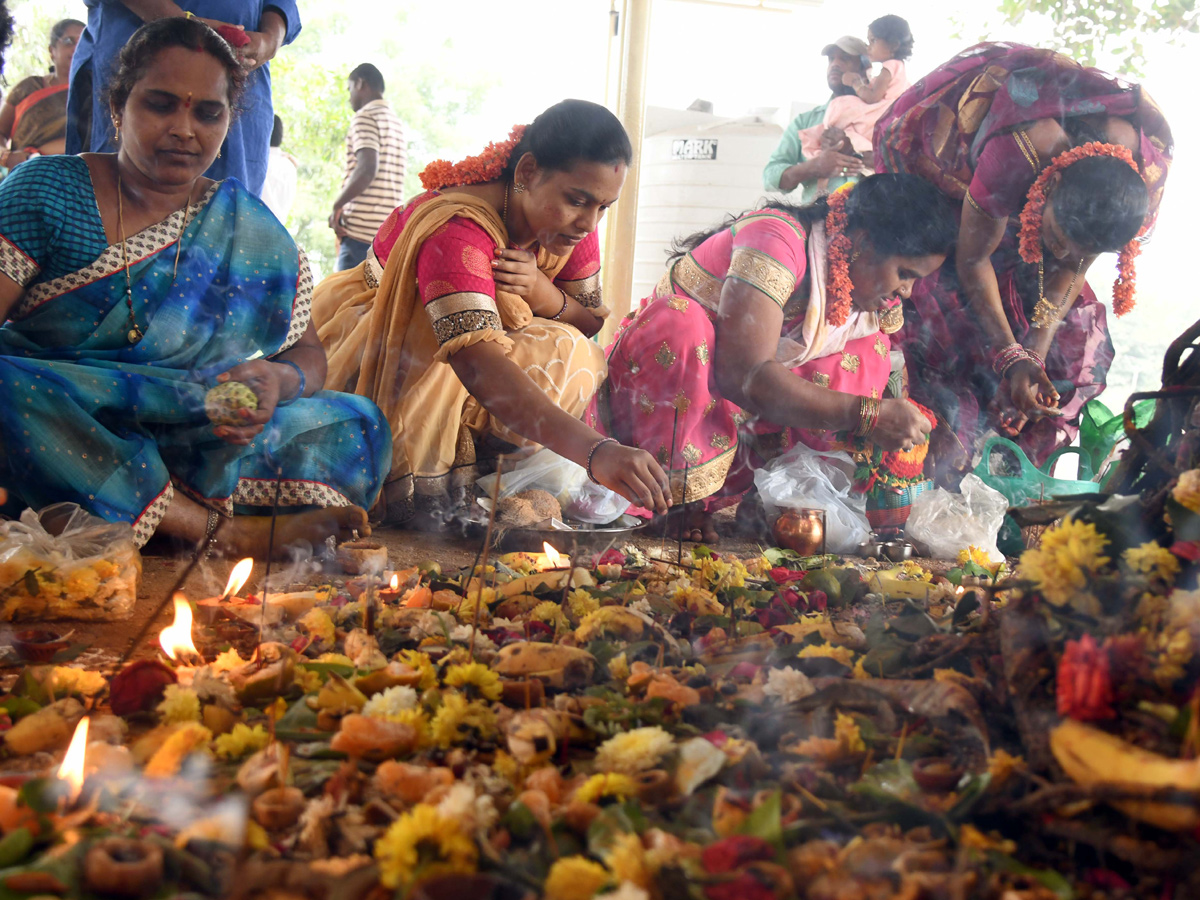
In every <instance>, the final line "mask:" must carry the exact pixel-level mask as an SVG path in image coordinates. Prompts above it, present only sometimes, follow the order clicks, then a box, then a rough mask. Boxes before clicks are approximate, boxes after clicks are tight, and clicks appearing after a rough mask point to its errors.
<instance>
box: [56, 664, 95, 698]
mask: <svg viewBox="0 0 1200 900" xmlns="http://www.w3.org/2000/svg"><path fill="white" fill-rule="evenodd" d="M45 685H46V690H48V691H49V692H50V693H51V694H53V695H54V696H55V697H63V696H64V695H66V694H82V695H84V696H85V697H90V696H92V695H93V694H98V693H100V692H101V691H102V690H104V689H105V688H106V687H107V686H108V680H107V679H106V678H105V677H104V676H103V675H101V674H100V673H99V672H93V671H92V670H90V669H76V668H75V667H73V666H55V667H54V668H53V669H52V670H51V672H50V677H49V678H47V679H46V681H45Z"/></svg>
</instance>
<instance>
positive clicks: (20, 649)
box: [13, 628, 74, 663]
mask: <svg viewBox="0 0 1200 900" xmlns="http://www.w3.org/2000/svg"><path fill="white" fill-rule="evenodd" d="M73 633H74V632H71V631H68V632H67V633H66V634H60V633H59V632H57V631H51V630H50V629H48V628H27V629H25V630H24V631H18V632H17V633H16V634H14V635H13V647H15V648H16V651H17V655H18V656H20V657H21V659H23V660H25V661H26V662H36V663H44V662H49V661H50V660H51V659H53V657H54V654H56V653H58V651H60V650H65V649H67V647H68V646H70V645H69V643H68V641H67V638H69V637H70V636H71V635H72V634H73Z"/></svg>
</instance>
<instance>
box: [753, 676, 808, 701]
mask: <svg viewBox="0 0 1200 900" xmlns="http://www.w3.org/2000/svg"><path fill="white" fill-rule="evenodd" d="M816 691H817V689H816V688H814V687H813V683H812V682H811V681H809V680H808V676H807V675H805V674H804V673H803V672H801V671H800V670H799V669H772V670H771V673H770V674H769V675H768V676H767V683H766V685H764V686H763V693H764V694H766V695H767V696H768V697H774V698H775V699H776V700H778V701H779V702H780V703H795V702H796V701H797V700H803V699H804V698H805V697H807V696H808V695H809V694H815V693H816Z"/></svg>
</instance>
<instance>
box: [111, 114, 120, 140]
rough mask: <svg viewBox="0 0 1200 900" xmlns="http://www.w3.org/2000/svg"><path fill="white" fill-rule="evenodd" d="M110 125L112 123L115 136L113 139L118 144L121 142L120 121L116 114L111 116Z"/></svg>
mask: <svg viewBox="0 0 1200 900" xmlns="http://www.w3.org/2000/svg"><path fill="white" fill-rule="evenodd" d="M112 125H113V131H114V132H115V136H114V138H113V140H114V141H115V142H116V143H118V144H119V143H121V123H120V122H118V121H117V117H116V116H113V119H112Z"/></svg>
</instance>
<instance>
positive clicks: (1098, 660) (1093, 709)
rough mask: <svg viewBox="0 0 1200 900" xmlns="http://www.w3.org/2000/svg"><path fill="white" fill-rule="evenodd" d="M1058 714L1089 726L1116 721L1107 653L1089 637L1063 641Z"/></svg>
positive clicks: (1059, 666)
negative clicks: (1100, 721) (1086, 723)
mask: <svg viewBox="0 0 1200 900" xmlns="http://www.w3.org/2000/svg"><path fill="white" fill-rule="evenodd" d="M1057 696H1058V714H1059V715H1060V716H1065V717H1069V718H1072V719H1078V720H1079V721H1081V722H1091V721H1095V720H1097V719H1112V718H1115V717H1116V715H1117V714H1116V711H1115V710H1114V709H1113V707H1112V704H1113V689H1112V677H1111V675H1110V673H1109V658H1108V651H1107V650H1105V649H1104V648H1102V647H1098V646H1096V641H1095V640H1094V639H1093V638H1092V636H1091V635H1090V634H1085V635H1084V636H1083V637H1082V638H1080V639H1079V640H1078V641H1067V645H1066V648H1065V649H1064V651H1063V655H1062V659H1061V660H1059V663H1058V694H1057Z"/></svg>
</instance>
